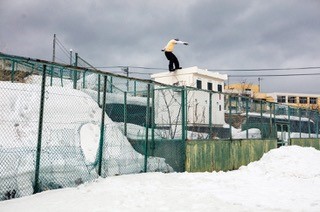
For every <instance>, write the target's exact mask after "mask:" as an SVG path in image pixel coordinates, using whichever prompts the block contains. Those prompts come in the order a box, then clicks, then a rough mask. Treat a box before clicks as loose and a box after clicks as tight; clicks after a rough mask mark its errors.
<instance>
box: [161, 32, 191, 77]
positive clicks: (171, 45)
mask: <svg viewBox="0 0 320 212" xmlns="http://www.w3.org/2000/svg"><path fill="white" fill-rule="evenodd" d="M177 43H180V44H183V45H188V43H187V42H184V41H180V40H179V39H178V38H176V39H172V40H170V41H169V42H168V44H167V45H166V46H165V47H164V48H163V49H162V51H164V54H165V55H166V57H167V59H168V60H169V71H170V72H172V71H175V70H177V69H181V67H180V65H179V61H178V58H177V57H176V56H175V55H174V54H173V49H174V46H175V45H176V44H177ZM173 64H174V68H173Z"/></svg>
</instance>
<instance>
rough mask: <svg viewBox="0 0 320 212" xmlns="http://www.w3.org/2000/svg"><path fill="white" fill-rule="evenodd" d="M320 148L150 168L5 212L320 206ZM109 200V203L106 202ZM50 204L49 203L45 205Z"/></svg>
mask: <svg viewBox="0 0 320 212" xmlns="http://www.w3.org/2000/svg"><path fill="white" fill-rule="evenodd" d="M319 188H320V151H317V150H315V149H313V148H303V147H297V146H288V147H281V148H279V149H274V150H271V151H269V152H268V153H266V154H264V156H263V157H262V158H261V160H260V161H256V162H253V163H250V164H249V165H248V166H243V167H241V168H240V169H239V170H236V171H229V172H212V173H170V174H163V173H147V174H139V175H123V176H117V177H109V178H105V179H102V178H100V179H98V180H97V181H96V182H92V183H87V184H84V185H81V186H79V187H77V188H68V189H59V190H54V191H47V192H42V193H39V194H36V195H33V196H30V197H24V198H19V199H14V200H11V201H3V202H0V208H1V210H3V211H24V210H26V211H34V212H37V211H47V212H50V211H79V212H82V211H228V212H229V211H230V212H233V211H235V212H238V211H252V212H256V211H308V212H309V211H310V212H316V211H320V199H319V196H320V189H319ZM106 201H107V202H106ZM44 203H45V204H44Z"/></svg>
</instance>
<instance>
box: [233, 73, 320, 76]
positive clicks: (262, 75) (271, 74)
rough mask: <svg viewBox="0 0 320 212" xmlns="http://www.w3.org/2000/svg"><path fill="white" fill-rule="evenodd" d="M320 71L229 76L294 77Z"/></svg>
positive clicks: (310, 74) (311, 74)
mask: <svg viewBox="0 0 320 212" xmlns="http://www.w3.org/2000/svg"><path fill="white" fill-rule="evenodd" d="M316 75H320V73H304V74H301V73H300V74H259V75H258V74H251V75H228V77H294V76H316Z"/></svg>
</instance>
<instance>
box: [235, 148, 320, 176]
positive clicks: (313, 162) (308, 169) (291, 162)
mask: <svg viewBox="0 0 320 212" xmlns="http://www.w3.org/2000/svg"><path fill="white" fill-rule="evenodd" d="M306 161H307V162H306ZM318 161H320V151H318V150H316V149H315V148H313V147H300V146H283V147H280V148H278V149H273V150H271V151H269V152H267V153H265V154H264V155H263V157H262V158H261V159H260V160H259V161H256V162H252V163H250V164H248V166H246V167H244V166H243V167H241V168H240V170H243V171H249V172H257V173H260V174H263V175H268V176H274V177H278V178H279V177H284V178H286V177H294V178H302V179H310V178H314V177H320V166H319V162H318Z"/></svg>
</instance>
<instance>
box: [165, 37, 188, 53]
mask: <svg viewBox="0 0 320 212" xmlns="http://www.w3.org/2000/svg"><path fill="white" fill-rule="evenodd" d="M177 43H180V44H185V45H188V43H187V42H184V41H179V40H175V39H172V40H170V41H169V42H168V44H167V45H166V46H165V47H164V48H163V50H164V51H166V52H173V49H174V46H175V45H176V44H177Z"/></svg>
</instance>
